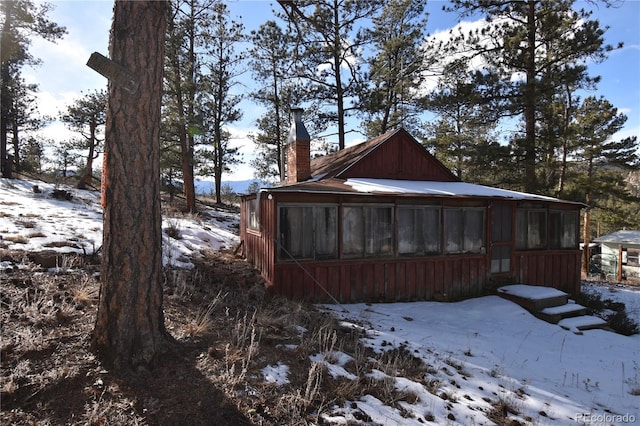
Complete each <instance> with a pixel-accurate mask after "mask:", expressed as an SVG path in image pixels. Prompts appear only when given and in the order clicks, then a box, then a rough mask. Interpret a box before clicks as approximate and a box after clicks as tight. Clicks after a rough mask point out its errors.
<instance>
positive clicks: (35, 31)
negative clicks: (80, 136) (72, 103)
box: [0, 0, 66, 177]
mask: <svg viewBox="0 0 640 426" xmlns="http://www.w3.org/2000/svg"><path fill="white" fill-rule="evenodd" d="M51 7H52V6H51V5H50V4H48V3H40V4H35V3H34V2H33V1H30V0H14V1H4V2H2V3H0V13H1V14H2V38H1V41H0V59H1V61H0V62H1V64H0V77H1V79H0V173H1V174H2V176H3V177H7V176H9V175H10V173H11V165H10V164H7V133H8V132H9V131H10V130H12V131H13V137H14V146H15V145H16V144H17V143H18V141H19V140H18V136H17V130H18V127H19V126H18V124H17V123H16V122H15V119H16V118H17V115H16V113H17V112H18V111H20V107H19V106H18V103H19V102H21V99H20V95H21V94H22V95H24V94H25V90H24V89H25V85H24V82H23V81H22V80H21V78H20V75H21V73H20V70H21V69H22V67H24V66H25V65H31V66H35V65H37V64H38V63H39V62H40V61H39V60H38V59H37V58H34V57H33V56H32V55H31V54H30V53H29V44H30V43H31V40H32V39H33V38H34V37H42V38H44V39H45V40H48V41H51V42H55V41H56V40H58V39H60V38H62V37H63V36H64V34H65V33H66V29H65V28H64V27H61V26H59V25H58V24H56V23H54V22H52V21H50V20H49V19H48V18H47V14H48V13H49V11H50V10H51ZM20 88H22V90H21V89H20ZM33 89H35V87H34V86H31V89H30V90H33ZM22 102H24V100H22ZM12 111H13V112H14V115H13V117H12V115H11V113H12ZM22 111H24V110H22ZM15 154H16V155H18V154H19V150H18V149H17V148H16V149H15Z"/></svg>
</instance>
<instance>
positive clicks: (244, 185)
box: [195, 179, 261, 195]
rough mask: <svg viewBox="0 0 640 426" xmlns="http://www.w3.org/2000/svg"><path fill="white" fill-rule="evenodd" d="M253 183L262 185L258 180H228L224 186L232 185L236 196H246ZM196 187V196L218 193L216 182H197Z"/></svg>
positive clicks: (223, 183) (223, 182)
mask: <svg viewBox="0 0 640 426" xmlns="http://www.w3.org/2000/svg"><path fill="white" fill-rule="evenodd" d="M253 182H258V183H259V184H261V183H260V180H258V179H247V180H226V181H222V185H223V186H224V185H230V186H231V188H233V192H235V193H236V194H246V193H247V192H248V191H247V190H248V189H249V185H251V184H252V183H253ZM195 187H196V194H201V195H209V194H215V192H216V187H215V182H213V181H209V180H196V181H195Z"/></svg>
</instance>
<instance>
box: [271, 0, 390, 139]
mask: <svg viewBox="0 0 640 426" xmlns="http://www.w3.org/2000/svg"><path fill="white" fill-rule="evenodd" d="M279 3H280V5H281V6H282V7H283V8H284V10H285V11H286V12H287V19H288V21H289V23H290V25H291V26H292V27H293V28H295V29H296V34H297V42H296V50H295V53H294V60H295V61H296V65H297V75H298V76H299V77H301V78H303V79H304V80H305V81H306V82H307V93H306V96H307V98H306V100H309V101H315V102H318V103H319V105H320V106H319V109H320V110H321V112H322V118H323V121H324V123H325V126H327V127H328V126H335V127H336V128H337V134H338V147H339V149H343V148H344V147H345V135H346V133H347V132H349V131H352V130H353V129H347V125H346V118H347V116H348V115H349V114H350V113H351V112H353V111H354V110H356V109H357V106H355V105H350V104H349V103H350V101H352V100H354V99H356V98H357V95H358V94H359V84H360V83H359V82H360V80H361V77H362V76H361V74H362V70H361V65H362V58H361V55H362V52H363V50H364V48H365V46H366V45H367V44H368V42H369V41H368V40H367V38H366V37H365V33H364V32H362V31H360V24H362V23H363V22H364V20H365V19H369V18H371V17H372V16H374V14H375V13H376V12H377V11H378V10H379V8H380V5H381V4H382V2H381V1H380V0H318V1H313V2H299V3H298V2H292V1H284V0H282V1H279Z"/></svg>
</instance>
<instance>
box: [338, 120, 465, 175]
mask: <svg viewBox="0 0 640 426" xmlns="http://www.w3.org/2000/svg"><path fill="white" fill-rule="evenodd" d="M394 138H398V140H397V141H395V142H396V143H385V144H381V145H380V146H378V147H377V148H376V149H375V150H373V151H371V152H370V153H368V154H367V155H366V158H365V159H362V160H360V161H358V162H356V163H354V164H353V165H351V167H349V168H348V169H346V170H345V171H344V172H342V173H340V175H339V177H340V178H342V179H348V178H377V179H405V180H432V181H441V182H451V181H455V180H456V178H455V176H453V175H452V174H451V172H450V171H449V169H447V168H446V167H444V166H443V165H442V163H440V162H439V161H438V160H436V159H435V157H433V156H432V155H431V154H429V153H428V152H427V151H425V149H424V148H423V147H422V146H420V145H419V144H418V143H417V142H415V141H414V140H413V139H412V138H411V137H410V136H409V135H408V134H406V133H404V132H401V133H398V134H396V135H395V136H394Z"/></svg>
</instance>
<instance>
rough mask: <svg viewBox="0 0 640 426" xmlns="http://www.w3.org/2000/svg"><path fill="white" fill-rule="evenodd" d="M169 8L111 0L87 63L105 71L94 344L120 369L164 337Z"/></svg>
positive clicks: (135, 365)
mask: <svg viewBox="0 0 640 426" xmlns="http://www.w3.org/2000/svg"><path fill="white" fill-rule="evenodd" d="M167 10H168V2H166V1H116V2H115V5H114V14H113V24H112V25H113V27H112V30H111V42H110V50H111V52H110V56H111V58H110V59H106V58H104V57H103V58H100V57H99V56H100V55H98V56H94V55H92V58H91V59H90V61H89V63H88V65H89V66H91V67H92V68H94V69H96V70H97V71H99V72H101V73H102V74H103V75H105V76H107V77H108V78H109V101H108V106H107V117H106V128H105V154H106V156H105V162H104V166H105V168H106V170H105V172H106V173H104V174H103V179H104V182H103V190H104V194H103V197H104V198H103V202H104V216H103V226H104V228H103V245H102V271H101V281H102V282H101V287H100V299H99V304H98V314H97V317H96V323H95V328H94V331H93V336H92V349H93V350H94V352H95V353H96V354H97V355H98V358H99V359H100V360H101V361H102V362H103V364H104V365H105V366H106V367H107V368H112V369H114V370H120V371H130V370H134V371H135V370H137V369H139V368H144V369H146V368H150V367H151V366H152V365H153V363H154V361H155V358H156V355H157V354H158V352H159V351H160V350H161V349H162V346H163V345H164V344H165V343H166V342H167V341H168V339H169V334H168V333H167V331H166V329H165V326H164V314H163V311H162V217H161V211H160V172H159V168H160V161H159V158H160V105H161V98H162V77H163V59H164V38H165V27H166V19H167V16H166V15H167ZM92 61H93V62H92ZM96 61H97V63H96ZM100 61H102V62H100ZM131 76H135V81H133V80H132V78H131Z"/></svg>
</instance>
